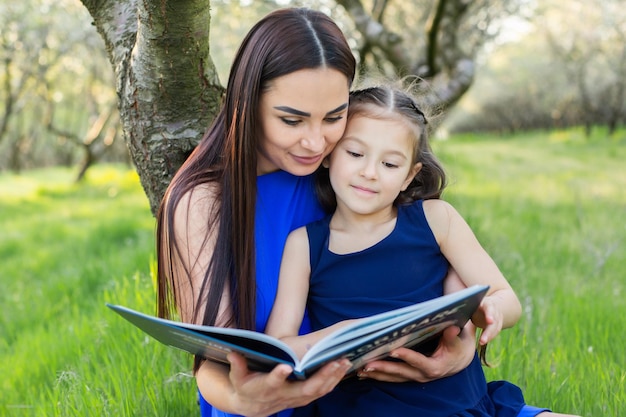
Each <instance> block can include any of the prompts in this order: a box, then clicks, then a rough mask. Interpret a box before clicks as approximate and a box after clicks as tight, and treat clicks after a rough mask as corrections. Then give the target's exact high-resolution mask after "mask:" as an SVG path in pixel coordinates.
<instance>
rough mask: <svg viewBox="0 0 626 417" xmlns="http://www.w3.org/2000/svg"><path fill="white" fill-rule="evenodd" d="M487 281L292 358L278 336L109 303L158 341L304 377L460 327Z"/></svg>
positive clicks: (342, 332)
mask: <svg viewBox="0 0 626 417" xmlns="http://www.w3.org/2000/svg"><path fill="white" fill-rule="evenodd" d="M488 289H489V287H488V286H479V285H475V286H472V287H469V288H466V289H464V290H461V291H458V292H455V293H452V294H447V295H444V296H441V297H438V298H435V299H433V300H429V301H425V302H423V303H418V304H414V305H411V306H408V307H403V308H399V309H396V310H392V311H388V312H385V313H381V314H376V315H374V316H370V317H366V318H363V319H359V320H357V321H355V322H352V323H350V324H348V325H346V326H344V327H342V328H340V329H338V330H336V331H335V332H333V333H331V334H329V335H327V336H326V337H324V338H323V339H321V340H319V341H318V342H317V343H316V344H314V345H313V346H312V347H311V348H310V349H309V350H308V351H307V353H306V354H305V355H304V356H303V357H302V359H300V360H299V359H298V357H297V355H296V354H295V352H294V351H293V350H292V349H291V348H290V347H289V346H288V345H287V344H286V343H284V342H282V341H280V340H279V339H276V338H274V337H271V336H268V335H266V334H264V333H260V332H255V331H251V330H242V329H232V328H223V327H214V326H201V325H194V324H188V323H182V322H177V321H171V320H166V319H161V318H158V317H154V316H150V315H147V314H143V313H140V312H138V311H134V310H132V309H129V308H127V307H123V306H119V305H112V304H107V306H108V307H109V308H111V309H112V310H114V311H115V312H116V313H118V314H119V315H121V316H122V317H124V318H125V319H126V320H128V321H129V322H131V323H132V324H134V325H135V326H137V327H138V328H140V329H141V330H143V331H144V332H145V333H147V334H149V335H150V336H152V337H153V338H155V339H156V340H158V341H159V342H161V343H163V344H165V345H168V346H172V347H175V348H178V349H182V350H184V351H187V352H189V353H193V354H196V355H201V356H203V357H205V358H207V359H209V360H213V361H216V362H221V363H225V364H228V361H227V359H226V355H228V353H229V352H238V353H240V354H241V355H243V356H244V357H245V358H246V360H247V361H248V366H249V368H250V369H251V370H254V371H261V372H269V371H271V370H272V369H273V368H274V367H275V366H276V365H278V364H281V363H285V364H288V365H290V366H292V367H293V368H294V372H293V376H294V377H295V378H298V379H306V378H307V377H308V376H310V375H312V374H313V373H314V372H315V371H317V370H318V369H319V368H321V367H322V366H324V364H326V363H328V362H330V361H333V360H337V359H340V358H347V359H349V360H350V361H351V362H352V368H351V369H350V371H349V372H348V373H351V372H352V371H354V370H356V369H358V368H360V367H362V366H363V365H365V364H366V363H368V362H371V361H373V360H377V359H382V358H385V357H387V356H388V354H389V352H391V351H392V350H393V349H396V348H398V347H403V346H404V347H409V348H413V349H416V348H418V347H419V346H420V345H421V344H423V343H424V342H427V341H430V340H432V338H433V337H435V336H437V335H439V334H441V332H442V331H443V330H444V329H445V328H447V327H449V326H457V327H463V326H464V325H465V323H466V322H467V321H468V320H469V319H470V318H471V316H472V314H473V313H474V311H476V309H477V308H478V306H479V305H480V302H481V300H482V299H483V297H484V296H485V295H486V293H487V291H488Z"/></svg>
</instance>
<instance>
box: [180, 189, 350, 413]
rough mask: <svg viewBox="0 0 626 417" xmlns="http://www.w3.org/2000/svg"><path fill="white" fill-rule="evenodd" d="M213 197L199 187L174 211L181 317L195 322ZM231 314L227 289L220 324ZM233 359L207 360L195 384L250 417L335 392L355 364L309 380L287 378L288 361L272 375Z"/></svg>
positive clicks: (338, 365)
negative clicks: (177, 246)
mask: <svg viewBox="0 0 626 417" xmlns="http://www.w3.org/2000/svg"><path fill="white" fill-rule="evenodd" d="M214 195H215V194H214V192H213V191H212V188H211V187H210V186H200V187H196V189H195V190H194V192H193V193H188V194H187V195H185V196H184V197H183V199H182V200H181V202H180V203H179V204H178V207H177V209H176V211H175V213H174V215H175V216H174V231H173V232H174V233H175V236H176V239H177V241H178V243H179V245H180V249H181V253H182V255H177V254H174V255H175V256H173V262H175V263H176V264H175V265H172V267H173V268H172V270H173V271H174V277H173V285H174V286H175V289H176V294H177V297H176V303H177V307H178V310H179V314H180V316H181V319H182V320H183V321H186V322H190V323H199V322H201V321H202V316H203V314H202V313H203V311H204V308H205V306H204V305H201V306H200V309H199V311H200V314H198V315H196V314H194V312H195V303H196V301H197V300H198V295H199V291H200V290H199V289H200V288H202V280H203V279H204V273H205V271H206V268H207V265H208V264H209V262H210V259H211V257H212V255H213V251H214V247H215V237H216V236H215V234H214V233H212V230H207V225H208V224H209V222H208V220H209V216H210V215H211V213H212V208H213V201H214ZM215 229H216V227H214V228H213V230H215ZM207 236H208V238H207ZM307 253H308V252H307ZM229 316H230V297H229V294H228V292H227V290H226V291H225V293H224V294H223V295H222V302H221V305H220V309H219V313H218V317H217V322H216V324H217V325H218V326H219V325H222V326H223V325H225V323H226V322H227V321H228V317H229ZM229 360H230V361H231V366H230V368H229V367H228V366H224V365H221V364H216V363H213V362H210V361H205V362H203V363H202V365H201V366H200V369H199V370H198V372H197V373H196V375H195V376H196V383H197V385H198V389H199V390H200V393H201V394H202V396H203V397H204V399H205V400H206V401H207V402H209V403H210V404H211V405H212V406H214V407H216V408H218V409H220V410H223V411H225V412H229V413H235V414H241V415H246V416H265V415H268V414H273V413H275V412H278V411H280V410H284V409H287V408H292V407H298V406H302V405H305V404H307V403H309V402H311V401H312V400H314V399H317V398H319V397H321V396H323V395H325V394H327V393H328V392H330V390H332V388H334V386H335V385H337V384H338V383H339V381H341V379H342V378H343V377H344V375H345V373H346V372H347V370H348V369H349V366H350V364H349V362H348V361H341V362H340V361H337V362H333V363H330V364H328V365H326V366H325V367H324V368H322V369H321V370H320V371H318V372H317V373H316V374H315V375H314V376H313V377H311V378H309V379H308V380H306V381H292V380H288V379H287V378H288V376H289V375H290V373H291V369H290V367H289V366H287V365H279V366H277V367H276V368H275V369H274V370H273V371H272V372H270V373H261V372H251V371H250V370H248V368H247V365H246V361H245V359H244V358H243V357H242V356H240V355H236V354H231V355H229Z"/></svg>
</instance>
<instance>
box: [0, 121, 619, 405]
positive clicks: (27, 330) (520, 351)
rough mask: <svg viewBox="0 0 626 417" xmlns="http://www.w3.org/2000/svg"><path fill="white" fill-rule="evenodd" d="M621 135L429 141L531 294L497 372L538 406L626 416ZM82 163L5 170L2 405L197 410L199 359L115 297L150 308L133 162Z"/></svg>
mask: <svg viewBox="0 0 626 417" xmlns="http://www.w3.org/2000/svg"><path fill="white" fill-rule="evenodd" d="M624 143H625V142H624V140H619V139H618V140H616V139H605V140H602V138H600V137H596V138H592V139H591V140H586V139H585V138H584V136H583V135H581V134H580V132H578V131H573V132H568V131H565V132H553V133H542V132H533V133H529V134H524V135H517V136H515V137H505V138H498V137H496V136H490V137H485V136H471V135H466V136H464V137H455V138H452V139H450V140H447V141H442V142H436V143H435V144H434V145H435V151H436V153H437V154H438V155H439V156H440V157H441V159H442V160H443V162H444V164H445V166H446V168H447V170H448V173H449V174H450V180H451V181H450V186H449V188H448V189H447V191H446V193H445V195H444V197H445V198H446V199H447V200H449V201H450V202H451V203H452V204H453V205H454V206H455V207H456V208H457V209H458V210H459V211H460V212H461V213H462V214H463V215H464V217H465V218H466V219H467V221H468V222H469V223H470V225H471V226H472V228H473V229H474V231H475V232H476V234H477V236H478V237H479V239H480V240H481V242H482V243H483V245H484V246H485V247H486V248H487V250H488V251H489V252H490V253H491V254H492V256H493V257H494V259H495V260H496V261H497V263H498V265H499V266H500V267H501V269H502V271H503V272H504V273H505V275H506V276H507V278H508V279H509V280H510V282H511V284H512V285H513V286H514V288H515V289H516V291H517V292H518V294H519V296H520V299H521V300H522V302H523V304H524V314H523V318H522V320H520V322H519V323H518V324H517V325H516V326H515V327H514V328H513V329H510V330H507V331H505V332H503V333H502V335H501V336H500V337H499V338H498V339H496V340H495V341H494V342H493V343H492V345H491V346H490V349H489V359H490V362H492V363H493V364H494V366H493V367H492V368H488V369H486V374H487V376H488V379H507V380H511V381H513V382H515V383H517V384H518V385H520V386H521V387H522V388H523V390H524V392H525V395H526V397H527V400H528V403H530V404H533V405H538V406H547V407H551V408H553V409H554V410H557V411H561V412H572V413H579V414H581V415H584V416H594V417H595V416H619V415H626V405H625V404H626V393H625V392H624V389H623V387H624V382H625V381H624V380H625V379H626V371H625V369H626V368H625V366H624V364H626V350H624V349H623V347H622V343H621V329H622V328H623V326H624V323H625V322H624V318H623V317H624V314H625V313H626V302H625V301H624V296H625V288H624V286H625V285H626V274H625V272H624V268H623V265H624V264H625V262H626V259H625V258H626V250H625V245H626V222H624V221H623V219H624V218H625V215H626V192H625V191H624V190H625V189H626V167H624V164H623V161H624V160H626V146H625V145H624ZM73 174H74V173H73V171H70V170H67V169H45V170H40V171H33V172H27V173H24V174H23V175H20V176H15V175H11V174H6V173H5V174H1V175H0V286H1V288H2V291H0V305H2V310H3V312H2V315H0V336H1V337H0V357H1V358H2V360H1V361H0V374H1V375H2V376H3V378H2V381H1V382H0V393H1V394H0V415H3V416H4V415H7V416H23V415H28V416H31V415H32V416H85V415H87V416H91V415H93V416H107V415H109V416H157V415H158V416H189V415H197V412H198V411H197V410H198V409H197V405H196V389H195V384H194V381H193V379H192V378H191V377H190V376H189V367H190V359H189V357H187V356H186V355H184V354H182V353H180V352H178V351H176V350H174V349H170V348H167V347H165V346H162V345H160V344H159V343H158V342H155V341H154V340H152V339H150V338H148V337H145V336H144V335H143V334H142V333H141V332H139V331H137V330H136V329H135V328H133V327H132V326H129V325H128V324H127V323H126V322H124V321H123V320H120V319H119V318H118V317H117V316H116V315H114V314H112V313H111V312H110V311H108V309H106V308H105V307H104V303H105V302H112V303H116V304H123V305H127V306H129V307H132V308H136V309H138V310H141V311H144V312H147V313H153V312H154V307H155V303H154V301H155V298H154V297H155V295H154V283H153V278H152V277H153V273H152V269H153V268H154V218H153V217H152V214H151V213H150V210H149V206H148V201H147V198H146V197H145V195H144V194H143V190H142V189H141V186H140V185H139V181H138V179H137V175H136V173H135V172H134V171H132V169H128V168H126V167H121V166H97V167H94V168H92V169H90V171H89V173H88V175H87V178H86V181H85V182H83V183H80V184H74V183H73V177H74V175H73Z"/></svg>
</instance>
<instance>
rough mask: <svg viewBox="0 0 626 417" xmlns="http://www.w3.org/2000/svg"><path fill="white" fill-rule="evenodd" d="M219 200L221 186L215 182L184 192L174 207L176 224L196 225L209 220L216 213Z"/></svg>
mask: <svg viewBox="0 0 626 417" xmlns="http://www.w3.org/2000/svg"><path fill="white" fill-rule="evenodd" d="M218 198H219V185H218V184H217V183H215V182H210V183H203V184H199V185H196V186H194V187H193V188H191V189H189V190H187V191H186V192H184V193H183V194H182V195H181V197H180V199H179V201H178V203H176V206H175V207H174V219H175V221H176V223H178V224H180V223H194V222H196V221H198V220H201V219H208V217H209V216H211V215H212V214H214V213H215V210H216V207H217V205H216V204H215V203H216V202H217V200H218Z"/></svg>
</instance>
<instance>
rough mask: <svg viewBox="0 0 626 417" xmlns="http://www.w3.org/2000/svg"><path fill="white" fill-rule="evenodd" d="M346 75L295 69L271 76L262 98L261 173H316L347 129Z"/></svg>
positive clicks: (319, 69)
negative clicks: (285, 73)
mask: <svg viewBox="0 0 626 417" xmlns="http://www.w3.org/2000/svg"><path fill="white" fill-rule="evenodd" d="M348 94H349V86H348V79H347V78H346V76H345V75H343V74H342V73H341V72H339V71H337V70H334V69H327V68H318V69H305V70H299V71H296V72H292V73H290V74H287V75H283V76H282V77H278V78H276V79H274V80H272V81H271V82H270V83H269V85H268V88H267V90H266V91H264V92H263V94H262V95H261V99H260V103H259V104H260V108H259V115H260V121H261V126H262V135H263V136H262V137H261V138H260V141H259V144H260V149H259V151H258V165H257V174H258V175H261V174H266V173H269V172H273V171H277V170H279V169H282V170H284V171H287V172H289V173H291V174H293V175H308V174H311V173H313V172H314V171H315V170H316V169H317V168H318V167H319V166H320V164H321V163H322V161H323V160H324V158H325V157H326V156H327V155H328V154H329V153H330V152H331V151H332V150H333V148H334V146H335V144H336V143H337V142H338V141H339V139H340V138H341V135H342V134H343V132H344V130H345V127H346V115H347V111H348Z"/></svg>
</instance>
